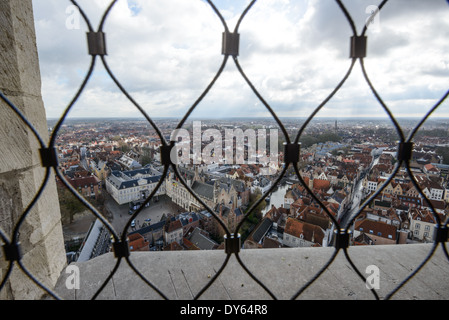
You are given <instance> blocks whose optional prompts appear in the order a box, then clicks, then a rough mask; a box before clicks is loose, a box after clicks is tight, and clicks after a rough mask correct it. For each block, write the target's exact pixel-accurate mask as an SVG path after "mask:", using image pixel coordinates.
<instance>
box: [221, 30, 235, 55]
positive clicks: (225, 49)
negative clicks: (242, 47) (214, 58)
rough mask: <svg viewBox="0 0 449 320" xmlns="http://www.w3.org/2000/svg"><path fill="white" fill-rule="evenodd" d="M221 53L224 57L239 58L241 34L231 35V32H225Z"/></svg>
mask: <svg viewBox="0 0 449 320" xmlns="http://www.w3.org/2000/svg"><path fill="white" fill-rule="evenodd" d="M222 40H223V42H222V48H221V53H222V54H224V55H231V56H234V57H236V56H238V55H239V42H240V34H238V33H231V32H229V31H226V32H223V38H222Z"/></svg>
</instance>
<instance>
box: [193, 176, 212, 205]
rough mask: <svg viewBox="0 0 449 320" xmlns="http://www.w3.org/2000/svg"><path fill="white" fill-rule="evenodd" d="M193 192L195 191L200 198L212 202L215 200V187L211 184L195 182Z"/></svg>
mask: <svg viewBox="0 0 449 320" xmlns="http://www.w3.org/2000/svg"><path fill="white" fill-rule="evenodd" d="M192 190H193V191H195V193H196V194H197V195H198V196H202V197H204V198H207V199H210V200H213V199H214V186H212V185H210V184H207V183H202V182H199V181H195V182H194V183H193V184H192Z"/></svg>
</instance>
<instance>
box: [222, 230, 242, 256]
mask: <svg viewBox="0 0 449 320" xmlns="http://www.w3.org/2000/svg"><path fill="white" fill-rule="evenodd" d="M224 241H225V253H226V254H232V253H239V252H240V246H241V241H240V233H237V234H234V233H231V237H230V238H228V235H227V234H226V235H224Z"/></svg>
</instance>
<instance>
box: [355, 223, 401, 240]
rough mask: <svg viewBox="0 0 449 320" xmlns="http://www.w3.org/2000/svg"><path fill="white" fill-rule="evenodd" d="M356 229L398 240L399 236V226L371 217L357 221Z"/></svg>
mask: <svg viewBox="0 0 449 320" xmlns="http://www.w3.org/2000/svg"><path fill="white" fill-rule="evenodd" d="M354 229H355V230H357V231H361V232H365V233H368V234H372V235H373V236H378V237H382V238H385V239H390V240H396V237H397V228H396V227H395V226H393V225H391V224H387V223H385V222H381V221H373V220H369V219H363V220H359V221H356V223H355V225H354Z"/></svg>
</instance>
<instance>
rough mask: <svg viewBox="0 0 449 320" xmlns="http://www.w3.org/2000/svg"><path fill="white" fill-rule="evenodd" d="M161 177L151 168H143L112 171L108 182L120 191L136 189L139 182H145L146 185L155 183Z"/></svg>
mask: <svg viewBox="0 0 449 320" xmlns="http://www.w3.org/2000/svg"><path fill="white" fill-rule="evenodd" d="M141 175H147V176H141ZM161 177H162V175H161V174H160V173H159V172H157V171H155V170H153V169H151V168H143V169H137V170H130V171H112V172H111V175H110V176H109V177H108V181H109V182H110V183H111V184H113V185H114V186H115V187H116V188H117V189H119V190H122V189H127V188H132V187H137V186H138V181H139V180H146V184H151V183H157V182H159V180H160V179H161Z"/></svg>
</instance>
